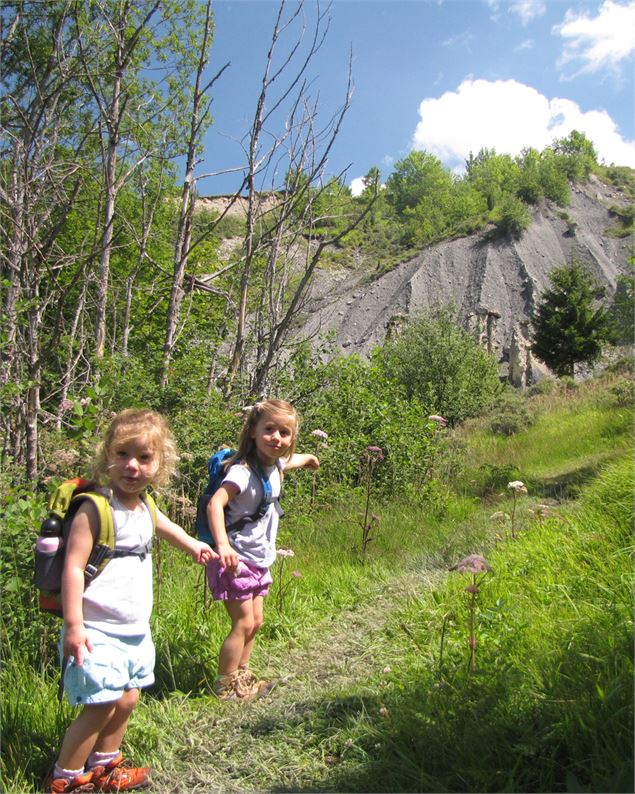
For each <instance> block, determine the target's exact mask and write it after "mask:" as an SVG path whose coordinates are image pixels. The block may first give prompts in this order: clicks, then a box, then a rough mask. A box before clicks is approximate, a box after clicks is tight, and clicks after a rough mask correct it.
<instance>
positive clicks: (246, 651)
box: [239, 596, 265, 667]
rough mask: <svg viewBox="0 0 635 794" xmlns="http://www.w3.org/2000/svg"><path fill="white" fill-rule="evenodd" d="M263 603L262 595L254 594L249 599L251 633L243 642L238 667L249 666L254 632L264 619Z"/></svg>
mask: <svg viewBox="0 0 635 794" xmlns="http://www.w3.org/2000/svg"><path fill="white" fill-rule="evenodd" d="M264 604H265V599H264V596H254V598H252V600H251V605H252V616H253V626H252V631H251V635H250V636H249V637H248V639H247V641H246V642H245V647H244V648H243V652H242V655H241V657H240V662H239V666H240V667H248V666H249V659H250V658H251V651H252V650H253V647H254V640H255V638H256V634H257V633H258V629H259V628H260V627H261V626H262V621H263V619H264Z"/></svg>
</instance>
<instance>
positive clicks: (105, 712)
mask: <svg viewBox="0 0 635 794" xmlns="http://www.w3.org/2000/svg"><path fill="white" fill-rule="evenodd" d="M115 709H116V704H115V703H93V704H90V705H87V706H84V708H83V710H82V711H81V712H80V714H79V715H78V716H77V717H76V718H75V719H74V720H73V722H71V724H70V725H69V726H68V730H67V731H66V734H65V735H64V740H63V742H62V747H61V749H60V754H59V757H58V759H57V764H58V766H60V767H61V768H62V769H82V768H83V766H84V764H85V763H86V759H87V758H88V756H89V755H90V753H91V751H92V750H93V748H94V746H95V742H96V741H97V737H98V736H99V735H100V734H101V732H102V731H103V730H104V729H105V728H106V726H107V725H108V722H109V721H110V720H111V719H112V717H113V715H114V713H115Z"/></svg>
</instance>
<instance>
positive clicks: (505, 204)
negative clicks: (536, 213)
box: [492, 195, 531, 239]
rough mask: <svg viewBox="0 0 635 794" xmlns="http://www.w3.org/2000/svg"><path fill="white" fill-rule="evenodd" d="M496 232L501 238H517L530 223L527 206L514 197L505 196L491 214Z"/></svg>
mask: <svg viewBox="0 0 635 794" xmlns="http://www.w3.org/2000/svg"><path fill="white" fill-rule="evenodd" d="M492 220H493V221H494V223H495V224H496V231H497V232H498V234H500V235H501V236H503V237H507V236H509V237H514V238H516V239H517V238H519V237H520V236H521V235H522V233H523V232H524V231H525V229H527V228H528V227H529V224H530V223H531V215H530V214H529V210H528V209H527V206H526V205H525V204H524V203H523V202H522V201H521V200H520V199H519V198H517V197H516V196H512V195H505V196H503V198H502V199H501V202H500V204H499V206H498V207H496V209H495V210H494V212H493V213H492Z"/></svg>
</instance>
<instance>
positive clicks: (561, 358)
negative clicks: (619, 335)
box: [532, 261, 610, 377]
mask: <svg viewBox="0 0 635 794" xmlns="http://www.w3.org/2000/svg"><path fill="white" fill-rule="evenodd" d="M549 281H550V286H549V287H548V288H547V289H546V290H545V291H544V293H543V295H542V297H541V300H540V303H539V304H538V306H537V309H536V312H535V315H534V320H533V324H534V338H533V344H532V351H533V353H534V354H535V355H536V356H538V358H540V359H541V360H542V361H544V362H545V364H546V365H547V366H548V367H550V369H552V370H553V371H554V372H555V373H556V375H558V376H569V377H573V374H574V369H575V365H576V364H577V363H580V362H584V363H586V364H592V363H593V362H594V361H596V360H597V358H598V357H599V356H600V354H601V352H602V344H603V343H604V342H605V341H607V340H608V339H609V338H610V323H609V320H608V316H607V313H606V311H605V310H604V309H603V308H602V307H596V306H595V298H596V294H597V286H596V284H595V283H594V281H593V279H592V278H591V276H590V275H589V273H588V272H587V271H586V270H585V269H584V268H583V267H582V266H581V265H580V264H579V263H578V262H576V261H572V262H571V263H570V264H568V265H563V266H562V267H558V268H555V269H554V270H553V271H552V272H551V275H550V277H549Z"/></svg>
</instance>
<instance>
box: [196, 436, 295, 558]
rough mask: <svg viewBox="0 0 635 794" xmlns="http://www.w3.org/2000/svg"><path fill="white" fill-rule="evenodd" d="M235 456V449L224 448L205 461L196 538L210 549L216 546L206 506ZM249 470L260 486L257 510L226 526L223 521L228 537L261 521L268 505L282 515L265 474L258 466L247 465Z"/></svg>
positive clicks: (197, 510) (277, 499)
mask: <svg viewBox="0 0 635 794" xmlns="http://www.w3.org/2000/svg"><path fill="white" fill-rule="evenodd" d="M235 454H236V450H235V449H229V448H228V447H224V448H223V449H219V450H218V451H217V452H215V453H214V454H213V455H212V457H211V458H210V459H209V460H208V461H207V472H208V474H209V479H208V481H207V486H206V488H205V490H204V491H203V493H202V495H201V496H200V498H199V500H198V506H197V509H196V537H197V538H198V539H199V540H202V541H203V542H204V543H209V545H210V546H212V547H214V546H215V545H216V542H215V541H214V536H213V535H212V530H211V527H210V525H209V521H208V519H207V506H208V504H209V502H210V499H211V498H212V496H213V495H214V494H215V493H216V491H217V490H218V488H219V487H220V485H221V483H222V482H223V480H224V479H225V474H226V470H227V461H228V460H229V458H231V456H232V455H235ZM249 468H250V469H251V470H252V471H253V472H254V474H255V475H256V476H257V477H258V481H259V482H260V485H261V486H262V498H261V500H260V504H259V505H258V509H257V510H256V512H255V513H253V514H252V515H248V516H243V517H242V518H239V519H238V521H234V522H233V523H231V524H228V523H227V520H226V521H225V529H226V530H227V534H228V535H229V534H230V533H235V532H240V531H241V529H243V528H244V526H245V525H246V524H249V523H252V522H254V521H258V520H259V519H261V518H262V517H263V516H264V514H265V513H266V512H267V509H268V508H269V505H270V504H275V506H276V510H277V511H278V515H280V516H282V515H284V514H283V512H282V509H281V508H280V505H279V497H277V496H273V495H272V493H271V483H270V482H269V479H268V478H267V477H266V476H265V473H264V472H263V471H262V469H261V468H260V466H258V465H257V464H254V463H249ZM225 515H227V508H225Z"/></svg>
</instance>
